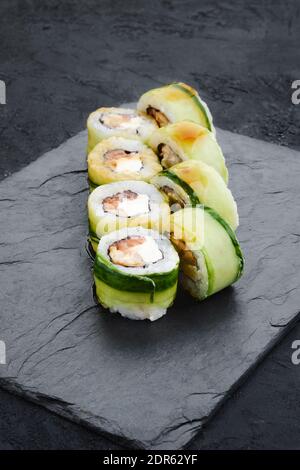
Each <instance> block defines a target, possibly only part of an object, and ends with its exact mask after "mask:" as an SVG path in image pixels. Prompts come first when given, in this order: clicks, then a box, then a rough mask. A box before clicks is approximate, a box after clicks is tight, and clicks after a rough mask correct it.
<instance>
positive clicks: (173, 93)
mask: <svg viewBox="0 0 300 470" xmlns="http://www.w3.org/2000/svg"><path fill="white" fill-rule="evenodd" d="M137 110H138V111H139V112H143V113H145V114H147V115H148V116H151V117H153V118H154V119H155V121H156V122H157V124H158V126H159V127H164V126H166V125H167V124H170V123H173V122H178V121H183V120H185V119H187V120H190V121H194V122H197V123H198V124H201V125H202V126H204V127H206V128H207V129H208V130H210V131H212V132H215V129H214V126H213V120H212V115H211V113H210V111H209V109H208V107H207V104H206V103H205V102H204V101H202V100H201V98H200V96H199V95H198V93H197V91H196V90H194V88H192V87H190V86H189V85H186V84H185V83H171V84H170V85H166V86H162V87H160V88H155V89H153V90H149V91H147V92H146V93H144V94H143V95H142V96H141V97H140V99H139V101H138V104H137Z"/></svg>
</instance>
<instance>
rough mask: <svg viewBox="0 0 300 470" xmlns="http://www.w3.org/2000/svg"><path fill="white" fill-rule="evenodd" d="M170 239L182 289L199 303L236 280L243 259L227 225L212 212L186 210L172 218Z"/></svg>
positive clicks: (233, 235) (234, 237) (232, 233)
mask: <svg viewBox="0 0 300 470" xmlns="http://www.w3.org/2000/svg"><path fill="white" fill-rule="evenodd" d="M170 229H171V232H170V238H171V240H172V242H173V244H174V246H175V247H176V249H177V251H178V253H179V257H180V269H181V281H182V284H183V287H184V288H185V289H186V290H187V291H188V292H189V293H190V294H191V295H192V296H193V297H195V298H196V299H198V300H202V299H205V298H206V297H208V296H210V295H212V294H214V293H215V292H218V291H220V290H221V289H224V288H225V287H227V286H229V285H231V284H232V283H234V282H235V281H237V280H238V279H239V278H240V276H241V275H242V272H243V266H244V259H243V255H242V252H241V249H240V246H239V243H238V241H237V239H236V236H235V234H234V232H233V230H232V229H231V228H230V226H229V225H228V224H227V223H226V222H225V221H224V219H222V218H221V217H220V216H219V215H218V214H217V213H216V212H215V211H213V210H212V209H210V208H207V207H205V206H203V207H202V208H200V207H197V208H185V209H181V210H180V211H177V212H175V213H174V214H172V216H171V225H170Z"/></svg>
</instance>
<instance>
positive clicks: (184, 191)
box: [151, 160, 239, 230]
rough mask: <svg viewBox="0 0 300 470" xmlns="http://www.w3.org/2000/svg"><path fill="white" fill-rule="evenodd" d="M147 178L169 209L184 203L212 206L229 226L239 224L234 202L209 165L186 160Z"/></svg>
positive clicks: (185, 204) (234, 226) (223, 183)
mask: <svg viewBox="0 0 300 470" xmlns="http://www.w3.org/2000/svg"><path fill="white" fill-rule="evenodd" d="M151 182H152V183H153V184H154V185H155V186H156V187H157V188H158V189H159V190H160V191H162V192H164V193H165V195H166V197H167V198H168V201H169V204H170V207H171V209H172V212H176V210H178V209H181V208H183V207H186V206H192V207H196V206H198V205H205V206H208V207H211V208H212V209H214V210H215V211H216V212H217V213H218V214H219V215H220V216H221V217H222V218H223V219H224V220H226V222H228V224H229V225H230V226H231V227H232V229H233V230H236V228H237V226H238V224H239V218H238V212H237V206H236V202H235V200H234V198H233V196H232V193H231V191H230V190H229V189H228V187H227V186H226V184H225V182H224V180H223V179H222V178H221V176H220V175H219V173H217V172H216V171H215V170H214V168H213V167H211V166H208V165H206V163H203V162H201V161H196V160H187V161H185V162H181V163H178V164H177V165H174V166H172V167H171V168H169V169H168V170H164V171H162V172H160V173H158V174H157V175H156V176H154V177H153V178H152V180H151Z"/></svg>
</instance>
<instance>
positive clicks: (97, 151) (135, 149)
mask: <svg viewBox="0 0 300 470" xmlns="http://www.w3.org/2000/svg"><path fill="white" fill-rule="evenodd" d="M161 170H162V167H161V165H160V163H159V160H158V157H157V155H155V153H154V152H153V151H152V150H151V149H150V148H149V147H147V146H146V145H145V144H143V143H142V142H141V141H139V140H137V139H125V138H124V137H110V138H109V139H105V140H103V141H102V142H100V144H97V145H96V147H95V148H94V149H93V150H92V151H91V152H90V153H89V155H88V175H89V182H90V186H91V189H93V188H95V187H96V186H100V185H101V184H106V183H113V182H115V181H125V180H140V181H149V180H150V178H152V176H154V175H156V173H158V172H159V171H161Z"/></svg>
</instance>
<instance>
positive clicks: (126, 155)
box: [104, 149, 143, 173]
mask: <svg viewBox="0 0 300 470" xmlns="http://www.w3.org/2000/svg"><path fill="white" fill-rule="evenodd" d="M104 160H105V162H106V166H108V167H109V168H110V169H111V170H112V171H115V172H117V173H123V172H124V173H126V172H129V173H131V172H137V171H140V170H141V169H142V168H143V163H142V161H141V157H140V154H139V152H130V151H129V150H123V149H114V150H108V151H107V152H106V153H105V155H104Z"/></svg>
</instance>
